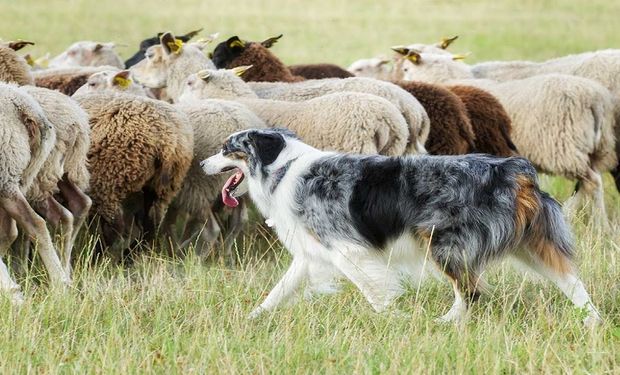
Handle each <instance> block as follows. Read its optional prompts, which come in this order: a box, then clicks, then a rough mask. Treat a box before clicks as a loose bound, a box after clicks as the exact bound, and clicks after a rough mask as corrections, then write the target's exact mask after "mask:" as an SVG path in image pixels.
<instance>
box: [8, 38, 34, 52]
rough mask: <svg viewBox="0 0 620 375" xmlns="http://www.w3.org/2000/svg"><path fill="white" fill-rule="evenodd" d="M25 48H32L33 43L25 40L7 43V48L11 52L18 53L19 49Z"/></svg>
mask: <svg viewBox="0 0 620 375" xmlns="http://www.w3.org/2000/svg"><path fill="white" fill-rule="evenodd" d="M26 46H34V43H33V42H28V41H25V40H17V41H14V42H9V48H10V49H12V50H13V51H19V50H20V49H22V48H24V47H26Z"/></svg>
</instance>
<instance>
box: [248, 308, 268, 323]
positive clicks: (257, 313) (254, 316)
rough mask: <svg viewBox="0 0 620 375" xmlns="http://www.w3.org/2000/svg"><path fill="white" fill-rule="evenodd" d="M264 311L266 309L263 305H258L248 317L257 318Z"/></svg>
mask: <svg viewBox="0 0 620 375" xmlns="http://www.w3.org/2000/svg"><path fill="white" fill-rule="evenodd" d="M264 312H265V309H264V308H262V307H261V306H258V307H257V308H255V309H254V310H252V312H251V313H249V314H248V319H250V320H252V319H256V318H258V317H259V316H260V315H261V314H262V313H264Z"/></svg>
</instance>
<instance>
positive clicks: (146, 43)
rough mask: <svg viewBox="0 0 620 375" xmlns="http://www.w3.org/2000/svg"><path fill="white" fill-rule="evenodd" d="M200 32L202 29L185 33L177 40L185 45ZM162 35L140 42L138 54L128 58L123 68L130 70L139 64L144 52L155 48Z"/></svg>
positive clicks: (158, 34)
mask: <svg viewBox="0 0 620 375" xmlns="http://www.w3.org/2000/svg"><path fill="white" fill-rule="evenodd" d="M201 31H202V29H198V30H194V31H190V32H189V33H187V34H185V35H181V36H178V37H177V38H178V39H180V40H181V41H182V42H183V43H187V42H189V41H190V40H191V39H192V38H193V37H195V36H196V35H198V34H199V33H200V32H201ZM162 35H164V33H157V36H154V37H151V38H147V39H144V40H143V41H141V42H140V47H139V49H138V52H136V53H135V54H134V55H133V56H132V57H130V58H129V59H127V61H125V66H126V67H127V68H130V67H132V66H134V65H136V64H137V63H139V62H140V61H142V59H144V54H145V53H146V50H147V49H148V48H149V47H151V46H155V45H157V44H159V40H160V38H161V37H162Z"/></svg>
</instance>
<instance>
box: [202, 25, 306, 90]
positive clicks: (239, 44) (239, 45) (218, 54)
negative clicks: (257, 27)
mask: <svg viewBox="0 0 620 375" xmlns="http://www.w3.org/2000/svg"><path fill="white" fill-rule="evenodd" d="M281 37H282V35H279V36H277V37H273V38H269V39H267V40H264V41H262V42H260V43H257V42H247V41H244V40H241V39H239V37H238V36H233V37H231V38H229V39H228V40H227V41H225V42H222V43H220V44H218V45H217V46H216V47H215V50H213V55H212V58H211V60H212V61H213V64H215V67H216V68H218V69H224V68H226V69H231V68H235V67H238V66H247V65H252V66H254V68H253V69H250V70H249V71H248V72H247V73H246V74H244V75H243V80H244V81H246V82H250V81H262V82H299V81H304V80H305V78H304V77H301V76H296V75H293V73H291V71H290V69H289V68H288V67H287V66H286V65H284V63H283V62H282V61H280V59H278V58H277V57H276V56H275V55H274V54H273V53H271V51H269V49H268V48H269V47H271V46H272V45H273V44H274V43H275V42H276V41H277V40H278V39H279V38H281Z"/></svg>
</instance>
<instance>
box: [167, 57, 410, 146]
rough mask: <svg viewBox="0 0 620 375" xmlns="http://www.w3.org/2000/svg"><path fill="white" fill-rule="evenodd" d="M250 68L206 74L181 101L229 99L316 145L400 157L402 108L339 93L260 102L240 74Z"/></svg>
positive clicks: (193, 79) (405, 137)
mask: <svg viewBox="0 0 620 375" xmlns="http://www.w3.org/2000/svg"><path fill="white" fill-rule="evenodd" d="M246 69H247V67H236V68H233V69H231V70H203V71H201V72H200V74H193V75H191V76H190V77H189V78H188V79H187V83H186V88H185V91H184V93H183V95H182V96H181V98H180V99H179V100H180V101H186V100H196V99H216V98H217V99H228V100H234V101H238V102H240V103H242V104H244V105H246V106H248V108H250V109H251V110H252V111H253V112H254V113H256V114H257V115H258V117H260V118H261V119H262V120H264V121H265V122H266V123H267V124H268V125H269V126H273V127H277V126H280V127H282V126H284V127H287V128H289V129H291V130H293V131H295V132H296V133H297V134H298V135H299V136H300V137H301V138H302V139H304V140H305V141H306V142H308V143H310V144H311V145H313V146H314V147H318V148H321V149H329V150H338V151H344V152H354V153H361V154H377V153H378V154H383V155H392V156H393V155H402V154H403V153H404V151H405V148H406V145H407V143H408V141H409V136H410V135H409V129H408V126H407V123H406V122H405V119H404V118H403V116H402V115H401V114H400V112H399V111H398V109H396V107H394V105H392V104H391V103H390V102H388V101H387V100H386V99H383V98H380V97H378V96H375V95H370V94H362V93H354V92H339V93H334V94H328V95H324V96H320V97H317V98H314V99H310V100H307V101H303V102H285V101H277V100H268V99H260V98H258V96H257V95H256V94H255V93H254V91H252V89H251V88H250V86H249V85H248V84H247V83H246V82H244V81H243V80H242V79H241V78H239V77H238V75H240V74H242V73H243V72H244V71H245V70H246Z"/></svg>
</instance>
